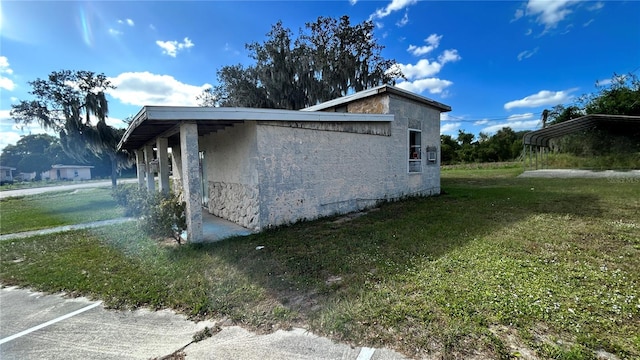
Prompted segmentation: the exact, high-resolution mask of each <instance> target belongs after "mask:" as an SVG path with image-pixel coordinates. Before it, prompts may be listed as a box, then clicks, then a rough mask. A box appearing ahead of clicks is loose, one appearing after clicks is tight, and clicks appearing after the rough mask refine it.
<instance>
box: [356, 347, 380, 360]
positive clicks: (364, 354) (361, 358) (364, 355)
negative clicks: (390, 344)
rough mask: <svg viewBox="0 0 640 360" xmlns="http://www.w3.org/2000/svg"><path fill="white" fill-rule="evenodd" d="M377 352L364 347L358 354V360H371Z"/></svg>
mask: <svg viewBox="0 0 640 360" xmlns="http://www.w3.org/2000/svg"><path fill="white" fill-rule="evenodd" d="M375 352H376V349H372V348H368V347H363V348H361V349H360V353H359V354H358V358H357V359H356V360H369V359H371V357H372V356H373V353H375Z"/></svg>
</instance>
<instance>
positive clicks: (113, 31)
mask: <svg viewBox="0 0 640 360" xmlns="http://www.w3.org/2000/svg"><path fill="white" fill-rule="evenodd" d="M122 34H123V32H122V31H120V30H116V29H113V28H109V35H112V36H120V35H122Z"/></svg>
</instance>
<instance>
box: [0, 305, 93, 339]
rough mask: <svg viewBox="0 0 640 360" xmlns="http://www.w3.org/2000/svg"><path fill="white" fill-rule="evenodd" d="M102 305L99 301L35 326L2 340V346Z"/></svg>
mask: <svg viewBox="0 0 640 360" xmlns="http://www.w3.org/2000/svg"><path fill="white" fill-rule="evenodd" d="M101 304H102V301H98V302H97V303H93V304H91V305H89V306H85V307H83V308H82V309H79V310H76V311H74V312H71V313H68V314H66V315H62V316H60V317H57V318H55V319H53V320H50V321H47V322H46V323H43V324H40V325H37V326H34V327H32V328H29V329H27V330H25V331H21V332H19V333H17V334H15V335H11V336H8V337H6V338H4V339H1V340H0V345H2V344H4V343H6V342H9V341H11V340H15V339H17V338H19V337H21V336H24V335H27V334H29V333H32V332H34V331H36V330H40V329H42V328H44V327H47V326H49V325H53V324H55V323H57V322H59V321H62V320H65V319H68V318H70V317H73V316H76V315H78V314H81V313H83V312H85V311H87V310H91V309H93V308H95V307H97V306H99V305H101Z"/></svg>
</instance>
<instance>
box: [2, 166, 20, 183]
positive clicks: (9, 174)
mask: <svg viewBox="0 0 640 360" xmlns="http://www.w3.org/2000/svg"><path fill="white" fill-rule="evenodd" d="M15 169H16V168H12V167H8V166H0V184H5V183H7V184H10V183H12V182H13V170H15Z"/></svg>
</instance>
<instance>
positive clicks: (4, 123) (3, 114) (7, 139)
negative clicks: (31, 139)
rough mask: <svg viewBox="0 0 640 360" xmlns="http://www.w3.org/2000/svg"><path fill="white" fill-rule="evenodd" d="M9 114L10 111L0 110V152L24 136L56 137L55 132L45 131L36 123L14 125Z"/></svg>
mask: <svg viewBox="0 0 640 360" xmlns="http://www.w3.org/2000/svg"><path fill="white" fill-rule="evenodd" d="M10 113H11V110H0V151H2V149H4V148H5V147H6V146H7V145H15V144H16V143H17V142H18V140H20V138H22V137H23V136H25V135H31V134H44V133H47V134H49V135H53V136H58V135H57V134H56V133H55V132H51V131H45V130H44V129H43V128H41V127H40V125H39V124H38V123H37V122H36V123H31V124H29V125H22V124H16V123H15V121H14V120H13V119H12V118H11V114H10Z"/></svg>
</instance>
